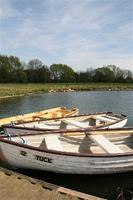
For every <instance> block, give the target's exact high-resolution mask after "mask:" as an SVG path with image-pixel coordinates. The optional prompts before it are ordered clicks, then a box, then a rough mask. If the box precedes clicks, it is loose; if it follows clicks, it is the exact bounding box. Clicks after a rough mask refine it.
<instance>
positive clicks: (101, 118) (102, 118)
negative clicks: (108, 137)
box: [96, 116, 116, 122]
mask: <svg viewBox="0 0 133 200" xmlns="http://www.w3.org/2000/svg"><path fill="white" fill-rule="evenodd" d="M96 119H97V120H100V121H104V122H115V121H116V120H114V119H109V118H106V116H104V117H103V116H96Z"/></svg>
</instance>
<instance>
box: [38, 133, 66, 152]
mask: <svg viewBox="0 0 133 200" xmlns="http://www.w3.org/2000/svg"><path fill="white" fill-rule="evenodd" d="M40 148H41V149H44V148H45V149H52V150H58V151H62V150H63V148H62V146H61V143H60V140H59V139H58V136H56V135H48V136H45V138H44V139H43V141H42V143H41V144H40Z"/></svg>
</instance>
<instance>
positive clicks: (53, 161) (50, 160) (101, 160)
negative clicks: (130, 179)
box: [0, 140, 133, 174]
mask: <svg viewBox="0 0 133 200" xmlns="http://www.w3.org/2000/svg"><path fill="white" fill-rule="evenodd" d="M26 146H27V147H26ZM0 157H1V160H3V161H4V162H6V163H7V164H9V165H11V166H13V167H15V168H23V169H34V170H44V171H51V172H56V173H65V174H113V173H124V172H129V171H133V154H126V155H108V156H105V155H102V156H101V155H95V156H94V155H76V154H72V153H62V152H57V151H52V152H47V151H39V150H38V149H35V148H34V149H32V148H29V147H28V145H25V147H23V145H14V144H10V142H3V141H2V140H1V141H0Z"/></svg>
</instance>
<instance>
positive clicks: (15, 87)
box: [0, 83, 133, 99]
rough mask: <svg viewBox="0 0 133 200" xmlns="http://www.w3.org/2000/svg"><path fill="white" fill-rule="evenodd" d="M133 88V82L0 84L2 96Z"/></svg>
mask: <svg viewBox="0 0 133 200" xmlns="http://www.w3.org/2000/svg"><path fill="white" fill-rule="evenodd" d="M124 90H133V83H49V84H48V83H47V84H31V83H30V84H9V83H8V84H0V98H1V99H2V98H9V97H15V96H23V95H31V94H37V93H45V92H49V93H51V92H74V91H124Z"/></svg>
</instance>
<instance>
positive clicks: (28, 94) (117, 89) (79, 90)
mask: <svg viewBox="0 0 133 200" xmlns="http://www.w3.org/2000/svg"><path fill="white" fill-rule="evenodd" d="M84 91H88V92H92V91H94V92H95V91H97V92H100V91H101V92H102V91H105V92H106V91H110V92H112V91H125V92H126V91H133V88H127V89H125V88H104V89H98V88H97V89H96V88H95V89H91V88H89V89H71V88H69V89H64V90H63V89H57V90H54V89H50V90H48V91H42V92H40V91H39V90H38V91H36V92H27V93H24V94H18V95H17V94H16V95H14V94H13V95H6V96H0V100H1V99H7V98H15V97H22V96H31V95H35V94H44V93H58V92H61V93H66V92H84Z"/></svg>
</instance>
